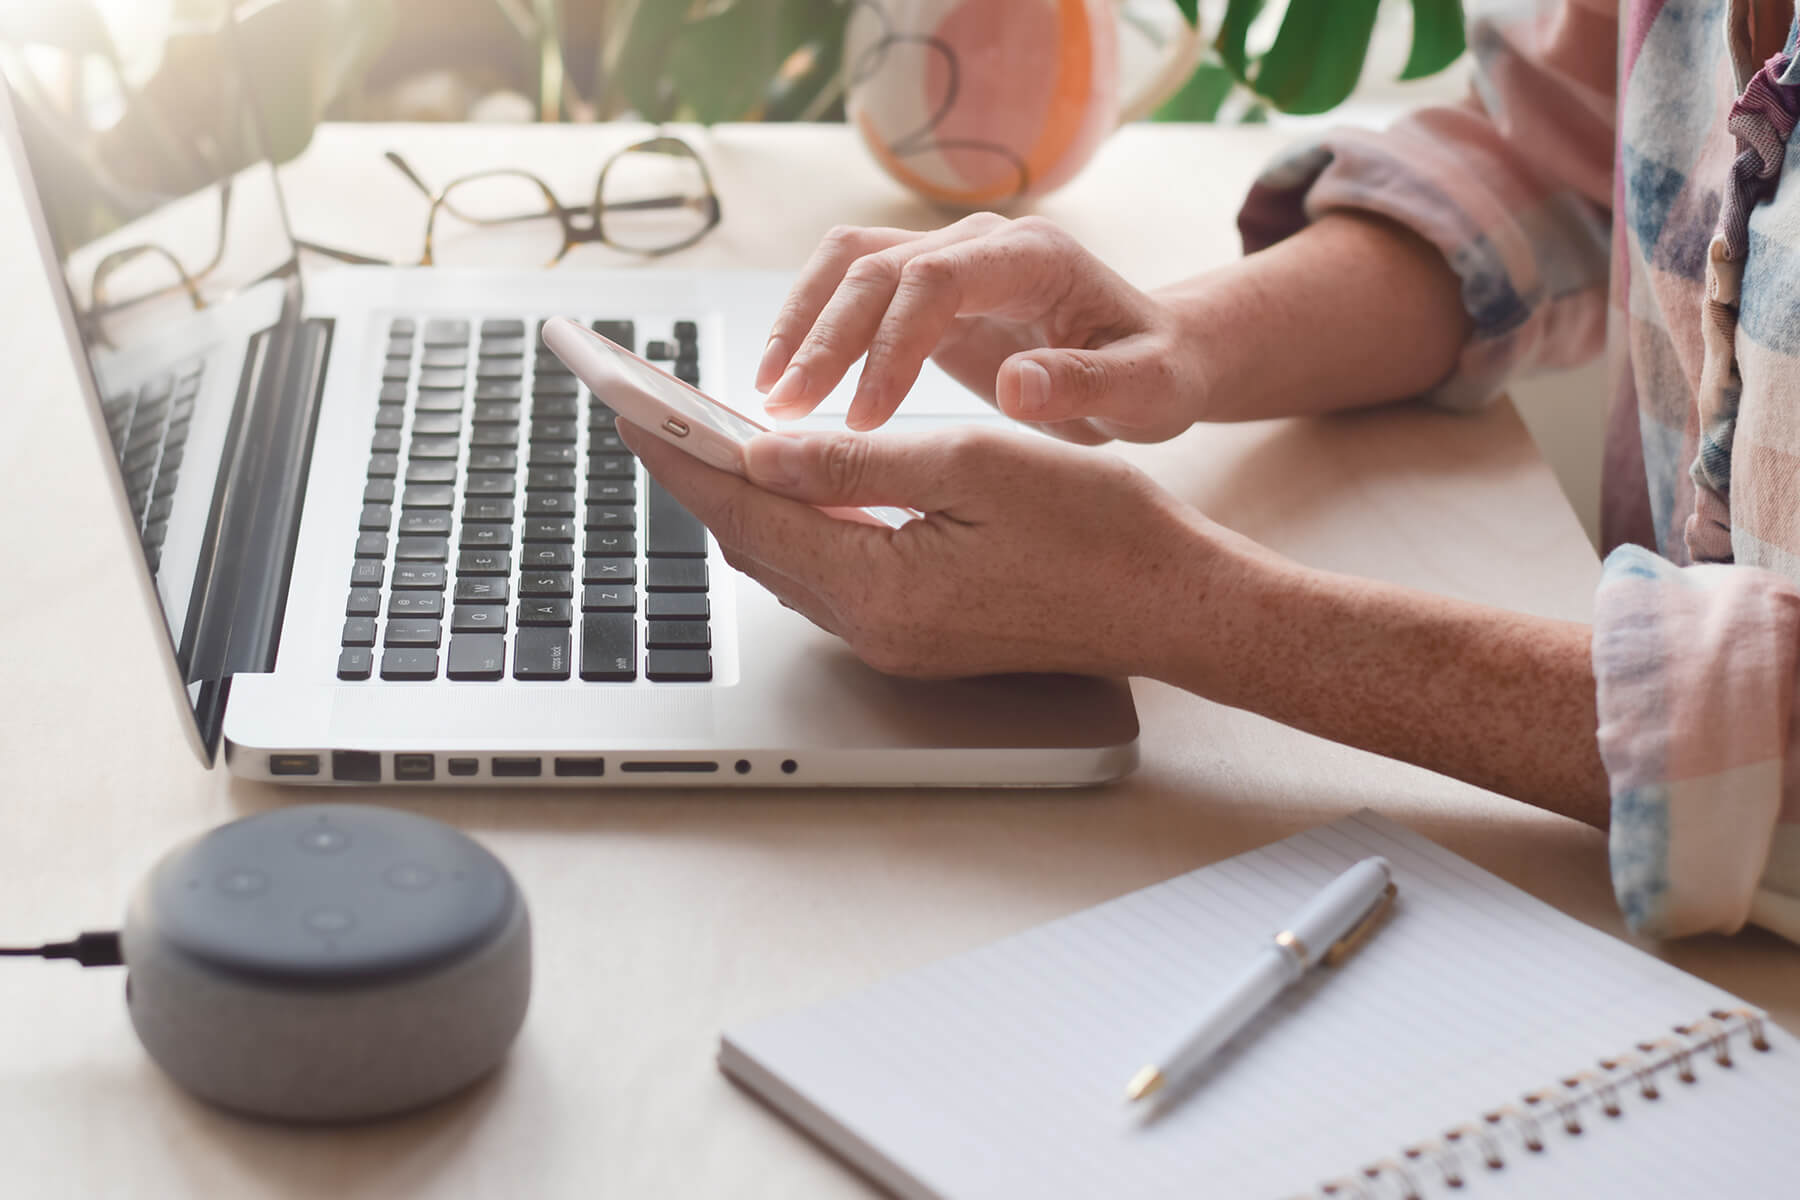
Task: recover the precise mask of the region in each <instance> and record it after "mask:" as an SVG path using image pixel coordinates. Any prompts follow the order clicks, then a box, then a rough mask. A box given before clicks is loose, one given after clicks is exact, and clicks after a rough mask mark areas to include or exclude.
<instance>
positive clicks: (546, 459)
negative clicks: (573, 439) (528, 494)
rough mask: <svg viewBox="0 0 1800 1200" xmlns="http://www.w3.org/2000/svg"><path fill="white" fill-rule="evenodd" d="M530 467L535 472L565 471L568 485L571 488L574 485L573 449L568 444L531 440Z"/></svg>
mask: <svg viewBox="0 0 1800 1200" xmlns="http://www.w3.org/2000/svg"><path fill="white" fill-rule="evenodd" d="M531 466H532V467H533V468H534V469H536V470H549V471H554V470H564V471H567V472H568V473H569V484H570V486H571V487H573V486H574V483H575V447H574V446H573V445H571V444H570V443H568V442H540V441H536V440H533V441H532V443H531ZM527 486H530V485H527Z"/></svg>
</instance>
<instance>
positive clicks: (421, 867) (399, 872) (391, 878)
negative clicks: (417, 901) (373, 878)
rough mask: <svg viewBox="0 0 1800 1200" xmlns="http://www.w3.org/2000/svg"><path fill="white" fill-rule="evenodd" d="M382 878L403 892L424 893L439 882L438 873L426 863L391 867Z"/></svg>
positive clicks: (400, 864) (401, 864)
mask: <svg viewBox="0 0 1800 1200" xmlns="http://www.w3.org/2000/svg"><path fill="white" fill-rule="evenodd" d="M382 878H383V879H385V880H387V882H388V886H390V887H396V888H399V889H400V890H401V891H403V892H422V891H424V890H425V889H426V888H428V887H430V886H431V885H432V884H434V883H436V882H437V872H436V871H434V870H432V869H431V868H430V867H428V866H426V865H425V864H424V863H417V862H403V863H396V864H394V865H393V866H391V867H389V868H388V869H387V872H386V874H384V875H383V876H382Z"/></svg>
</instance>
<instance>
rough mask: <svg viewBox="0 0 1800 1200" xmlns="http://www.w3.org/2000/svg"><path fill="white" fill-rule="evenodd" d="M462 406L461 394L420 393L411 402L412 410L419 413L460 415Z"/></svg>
mask: <svg viewBox="0 0 1800 1200" xmlns="http://www.w3.org/2000/svg"><path fill="white" fill-rule="evenodd" d="M462 406H463V394H462V393H461V392H420V393H419V398H418V399H417V400H415V401H413V408H414V409H415V410H416V411H418V412H421V413H460V412H461V411H462Z"/></svg>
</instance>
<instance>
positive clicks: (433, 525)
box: [400, 508, 450, 537]
mask: <svg viewBox="0 0 1800 1200" xmlns="http://www.w3.org/2000/svg"><path fill="white" fill-rule="evenodd" d="M449 532H450V514H449V513H447V512H445V511H444V510H443V509H431V508H403V509H401V510H400V533H401V535H402V536H403V537H422V536H431V535H434V534H437V535H442V534H447V533H449Z"/></svg>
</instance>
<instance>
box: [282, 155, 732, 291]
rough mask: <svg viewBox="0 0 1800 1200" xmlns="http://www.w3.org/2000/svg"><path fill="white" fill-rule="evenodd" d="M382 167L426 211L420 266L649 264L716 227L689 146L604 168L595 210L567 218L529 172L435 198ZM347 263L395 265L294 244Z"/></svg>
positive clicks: (712, 195)
mask: <svg viewBox="0 0 1800 1200" xmlns="http://www.w3.org/2000/svg"><path fill="white" fill-rule="evenodd" d="M385 157H386V158H387V161H388V162H389V163H390V164H392V165H393V167H394V168H395V169H396V170H398V171H399V172H400V173H401V174H402V175H404V176H405V177H406V178H407V180H408V181H410V182H411V183H412V185H413V186H414V187H416V188H418V189H419V191H420V192H422V193H424V195H425V197H426V199H428V200H430V201H431V209H430V211H429V212H428V213H427V214H426V217H425V247H424V250H423V252H422V254H421V255H420V257H419V259H418V264H417V265H419V266H426V267H429V266H517V265H518V264H520V263H526V262H535V263H541V264H543V265H544V266H547V267H551V266H555V265H556V264H557V263H559V262H561V261H562V260H563V258H564V257H565V256H566V255H567V254H568V253H569V251H570V250H573V249H574V248H575V247H577V246H581V245H585V244H587V243H589V242H599V243H602V244H604V245H608V246H611V247H613V248H614V249H617V250H623V251H626V252H627V253H631V254H641V255H645V256H650V257H654V256H656V255H662V254H670V253H673V252H674V251H676V250H680V249H683V248H684V247H687V246H691V245H693V244H694V243H695V242H697V241H699V240H700V239H701V238H702V237H705V236H706V234H707V233H709V232H711V231H712V229H713V228H714V227H715V226H716V225H718V223H719V215H720V213H719V197H718V193H717V192H716V191H715V190H714V188H713V182H712V175H711V173H710V172H708V171H707V169H706V164H705V163H704V162H702V161H701V160H700V156H699V155H698V154H696V153H695V152H694V149H693V147H692V146H689V145H688V144H687V143H686V142H684V141H682V140H681V139H680V138H678V137H673V136H670V135H659V136H657V137H652V138H648V139H646V140H644V141H641V142H637V143H634V144H633V145H630V146H627V147H625V148H624V149H622V150H619V151H617V152H616V153H614V154H613V155H611V156H610V157H609V158H607V160H606V161H605V162H604V163H603V164H601V167H600V175H599V178H598V179H597V180H596V181H595V184H594V198H593V201H592V202H591V203H589V204H587V205H585V206H583V207H580V208H572V207H570V206H568V205H565V204H563V203H562V202H561V201H560V200H558V199H557V198H556V193H555V192H554V191H553V190H552V189H551V187H550V185H549V184H548V183H545V182H544V180H543V179H541V178H539V177H538V176H537V175H534V174H532V173H531V172H530V171H522V170H517V169H511V168H502V169H499V170H491V171H476V172H473V173H472V174H468V175H463V176H459V177H458V178H456V179H453V180H451V181H450V182H449V183H447V184H445V185H444V186H443V187H442V188H439V189H433V188H432V187H431V186H430V185H429V184H427V183H426V182H425V180H424V179H423V178H422V177H421V176H420V175H419V173H418V172H417V171H415V170H414V169H413V167H412V165H411V164H409V163H408V162H407V161H406V160H405V159H404V158H402V157H401V156H400V155H399V153H397V152H396V151H393V150H390V151H388V152H387V154H386V156H385ZM297 241H298V244H299V245H300V246H301V247H302V248H303V249H307V250H311V251H313V252H315V253H319V254H324V255H327V256H329V257H331V258H336V259H340V260H342V261H345V262H355V263H367V264H379V265H387V266H397V265H402V264H399V263H396V262H394V261H393V260H388V259H379V258H371V257H370V256H368V255H364V254H356V253H352V252H350V251H347V250H340V249H337V248H335V247H332V246H326V245H322V244H320V243H318V242H311V241H304V240H297Z"/></svg>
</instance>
